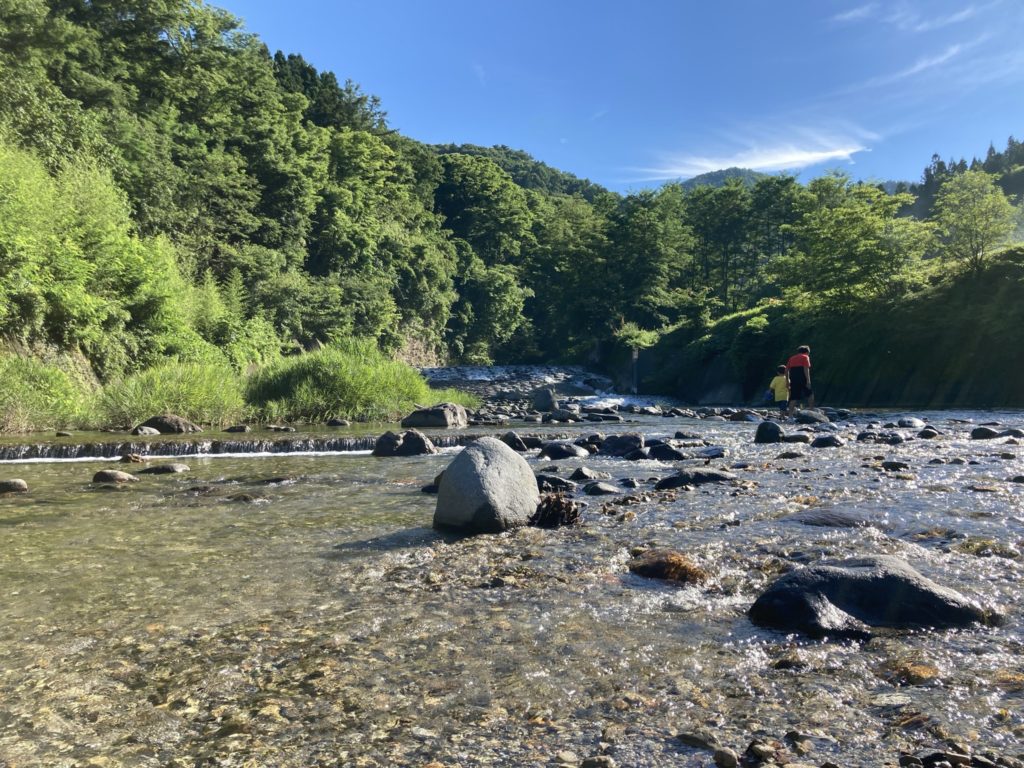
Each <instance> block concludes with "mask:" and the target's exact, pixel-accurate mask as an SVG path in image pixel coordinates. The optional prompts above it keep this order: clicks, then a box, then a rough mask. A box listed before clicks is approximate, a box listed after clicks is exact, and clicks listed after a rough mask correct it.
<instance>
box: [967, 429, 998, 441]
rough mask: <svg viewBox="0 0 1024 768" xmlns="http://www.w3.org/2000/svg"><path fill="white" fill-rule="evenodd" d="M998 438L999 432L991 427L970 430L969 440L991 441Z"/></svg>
mask: <svg viewBox="0 0 1024 768" xmlns="http://www.w3.org/2000/svg"><path fill="white" fill-rule="evenodd" d="M995 437H999V431H998V430H995V429H992V427H975V428H974V429H972V430H971V440H991V439H993V438H995Z"/></svg>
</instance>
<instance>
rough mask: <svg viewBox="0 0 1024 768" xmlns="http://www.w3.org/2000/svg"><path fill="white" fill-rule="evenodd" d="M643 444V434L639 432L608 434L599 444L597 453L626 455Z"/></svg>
mask: <svg viewBox="0 0 1024 768" xmlns="http://www.w3.org/2000/svg"><path fill="white" fill-rule="evenodd" d="M644 445H645V442H644V436H643V435H641V434H640V433H639V432H626V433H624V434H621V435H609V436H608V437H607V438H605V441H604V442H603V443H602V444H601V450H600V451H599V453H600V454H601V455H602V456H626V455H627V454H630V453H632V452H633V451H636V450H638V449H640V448H643V447H644Z"/></svg>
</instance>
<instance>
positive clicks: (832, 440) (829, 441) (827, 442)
mask: <svg viewBox="0 0 1024 768" xmlns="http://www.w3.org/2000/svg"><path fill="white" fill-rule="evenodd" d="M843 445H846V443H844V442H843V440H842V439H841V438H839V437H837V436H836V435H821V436H820V437H816V438H814V440H812V441H811V448H839V447H841V446H843Z"/></svg>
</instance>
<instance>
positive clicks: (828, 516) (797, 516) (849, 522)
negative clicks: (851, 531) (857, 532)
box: [782, 509, 871, 528]
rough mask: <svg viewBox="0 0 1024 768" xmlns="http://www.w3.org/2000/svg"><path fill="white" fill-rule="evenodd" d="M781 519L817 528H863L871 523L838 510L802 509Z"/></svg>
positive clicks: (853, 514) (863, 518)
mask: <svg viewBox="0 0 1024 768" xmlns="http://www.w3.org/2000/svg"><path fill="white" fill-rule="evenodd" d="M782 519H783V520H785V521H789V522H793V523H800V524H801V525H810V526H813V527H818V528H864V527H866V526H868V525H871V521H870V520H868V519H867V518H865V517H863V516H862V515H858V514H855V513H853V512H843V511H841V510H838V509H803V510H800V511H799V512H794V513H793V514H791V515H786V516H785V517H784V518H782Z"/></svg>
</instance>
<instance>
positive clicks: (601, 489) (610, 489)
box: [583, 481, 622, 496]
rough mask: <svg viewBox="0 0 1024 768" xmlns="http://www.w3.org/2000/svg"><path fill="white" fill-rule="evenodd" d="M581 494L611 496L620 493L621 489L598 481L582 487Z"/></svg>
mask: <svg viewBox="0 0 1024 768" xmlns="http://www.w3.org/2000/svg"><path fill="white" fill-rule="evenodd" d="M583 492H584V493H585V494H587V496H610V495H612V494H616V493H622V491H621V489H619V488H617V487H616V486H614V485H612V484H611V483H604V482H600V481H598V482H594V483H587V484H586V485H585V486H583Z"/></svg>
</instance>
